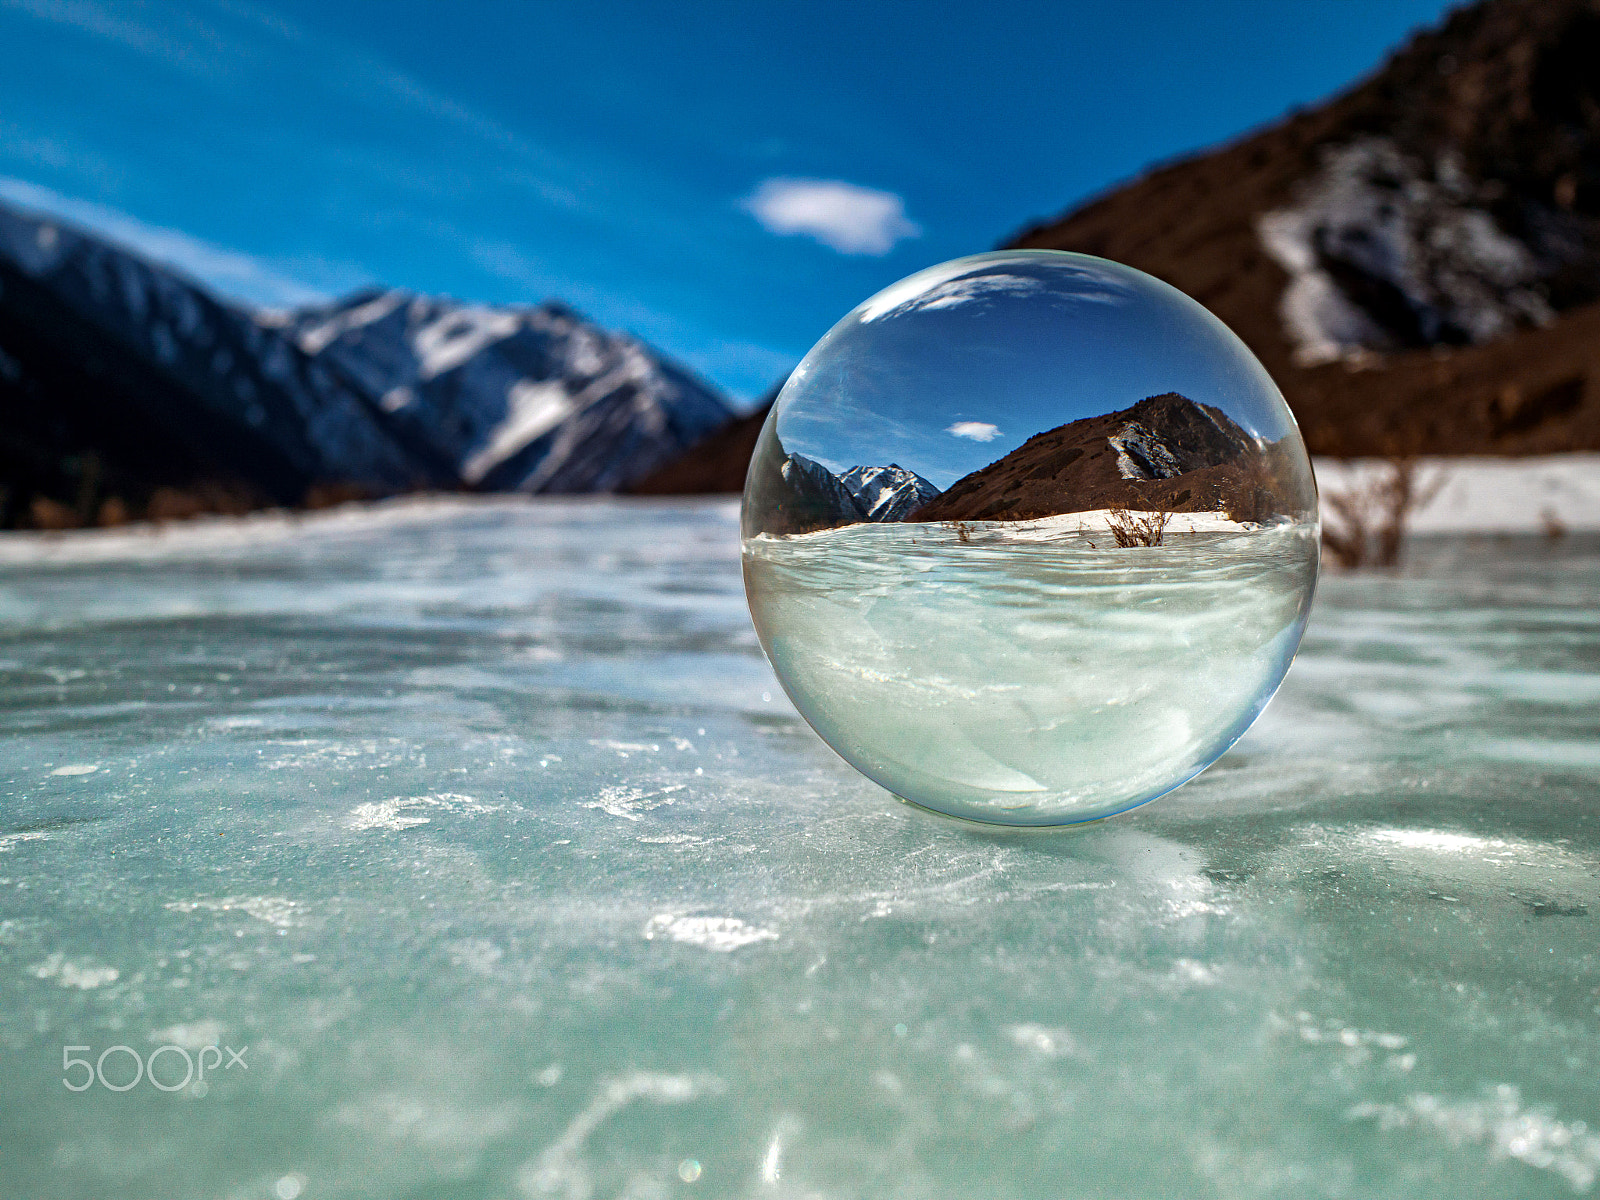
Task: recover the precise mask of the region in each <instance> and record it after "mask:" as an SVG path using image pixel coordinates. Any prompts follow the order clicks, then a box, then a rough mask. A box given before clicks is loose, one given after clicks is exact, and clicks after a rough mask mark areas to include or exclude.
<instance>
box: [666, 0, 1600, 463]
mask: <svg viewBox="0 0 1600 1200" xmlns="http://www.w3.org/2000/svg"><path fill="white" fill-rule="evenodd" d="M1274 214H1278V218H1277V220H1278V224H1277V226H1276V229H1277V232H1278V234H1279V235H1280V236H1279V237H1278V238H1277V239H1276V240H1274V239H1271V238H1268V237H1266V236H1264V229H1263V226H1264V224H1265V225H1266V226H1267V227H1269V228H1270V227H1272V223H1273V221H1274ZM1285 218H1287V219H1286V220H1285ZM1009 244H1010V245H1012V246H1019V247H1045V248H1054V249H1061V250H1077V251H1081V252H1084V253H1088V254H1096V255H1100V256H1103V257H1105V258H1111V259H1115V260H1116V261H1118V262H1124V263H1127V264H1129V265H1130V266H1134V267H1138V268H1140V269H1141V270H1144V271H1148V272H1149V273H1150V274H1152V275H1155V276H1156V277H1158V278H1160V279H1164V280H1166V281H1167V282H1169V283H1171V284H1173V285H1174V286H1176V287H1178V288H1179V289H1181V290H1182V291H1184V292H1186V293H1188V294H1189V295H1190V296H1193V297H1194V298H1195V299H1197V300H1199V301H1200V302H1201V303H1202V304H1204V305H1205V306H1206V307H1208V308H1210V309H1211V310H1212V311H1213V312H1214V313H1216V314H1217V315H1218V316H1219V317H1221V318H1222V319H1223V320H1224V321H1226V322H1227V323H1228V325H1229V326H1231V327H1232V328H1233V330H1234V331H1235V332H1236V333H1238V334H1239V336H1240V337H1241V338H1243V339H1244V341H1245V342H1246V343H1247V344H1248V345H1249V346H1250V348H1251V349H1252V350H1253V351H1255V353H1256V354H1257V356H1259V357H1260V359H1261V361H1262V362H1263V363H1264V364H1265V365H1266V367H1267V369H1268V370H1269V371H1270V372H1271V373H1272V376H1273V378H1274V379H1276V380H1277V382H1278V385H1279V386H1280V387H1281V388H1282V389H1283V391H1284V394H1285V396H1286V397H1287V398H1288V400H1289V403H1290V405H1291V407H1293V409H1294V411H1295V414H1296V416H1297V417H1298V418H1299V420H1300V425H1301V430H1302V432H1303V433H1304V434H1305V438H1306V442H1307V446H1308V448H1309V449H1310V450H1311V451H1312V453H1314V454H1329V455H1342V456H1349V455H1384V454H1464V453H1482V454H1540V453H1554V452H1560V451H1567V450H1600V0H1485V2H1483V3H1479V4H1475V5H1471V6H1468V7H1464V8H1462V9H1459V10H1457V11H1456V12H1454V13H1453V14H1451V16H1450V17H1449V18H1448V19H1447V20H1445V21H1444V22H1443V24H1442V25H1441V26H1440V27H1439V28H1437V29H1434V30H1430V31H1427V32H1424V33H1421V34H1419V35H1417V36H1416V37H1415V38H1413V39H1412V40H1411V41H1410V42H1409V43H1408V44H1407V45H1406V46H1404V47H1403V48H1402V49H1400V50H1399V51H1397V52H1396V53H1395V54H1394V55H1393V56H1391V57H1390V59H1389V60H1388V61H1387V62H1386V63H1384V64H1383V65H1382V67H1380V68H1379V69H1378V70H1377V71H1376V72H1374V73H1373V74H1372V75H1371V76H1370V77H1368V78H1367V79H1365V80H1363V81H1361V82H1360V83H1358V84H1356V85H1355V86H1354V87H1352V88H1350V89H1349V90H1348V91H1346V92H1344V93H1342V94H1341V95H1339V96H1336V97H1334V98H1333V99H1332V100H1330V101H1328V102H1327V103H1325V104H1322V105H1319V106H1317V107H1315V108H1312V109H1309V110H1306V111H1303V112H1300V113H1297V114H1295V115H1293V116H1291V117H1289V118H1287V119H1285V120H1283V121H1281V122H1279V123H1277V124H1275V125H1273V126H1271V127H1269V128H1266V129H1263V130H1260V131H1259V132H1257V133H1254V134H1251V135H1249V136H1246V137H1244V138H1241V139H1239V140H1238V141H1236V142H1233V143H1231V144H1229V145H1226V146H1222V147H1220V148H1218V149H1215V150H1210V151H1207V152H1204V153H1201V154H1198V155H1195V156H1193V157H1190V158H1187V159H1185V160H1183V161H1179V162H1174V163H1170V164H1167V165H1165V166H1162V167H1159V168H1157V169H1154V170H1152V171H1150V172H1149V173H1148V174H1146V175H1144V176H1142V177H1141V178H1139V179H1136V180H1134V181H1133V182H1131V183H1128V184H1125V185H1123V186H1121V187H1118V188H1115V189H1113V190H1111V191H1109V192H1107V193H1106V194H1104V195H1102V196H1100V197H1099V198H1097V199H1095V200H1092V201H1090V202H1089V203H1087V204H1085V205H1083V206H1081V207H1079V208H1077V209H1075V210H1074V211H1072V212H1070V213H1068V214H1066V215H1065V216H1063V217H1061V218H1059V219H1057V220H1055V221H1050V222H1045V223H1042V224H1039V225H1036V226H1034V227H1033V228H1030V229H1028V230H1026V231H1025V232H1023V233H1021V234H1019V235H1018V236H1017V237H1016V238H1015V239H1014V240H1012V241H1011V242H1010V243H1009ZM1295 253H1299V254H1300V255H1301V256H1302V257H1303V259H1304V260H1305V261H1302V262H1300V263H1298V264H1297V266H1296V269H1295V270H1291V269H1289V267H1286V266H1285V259H1286V258H1288V259H1290V260H1292V259H1293V258H1294V255H1295ZM1297 284H1298V285H1299V286H1301V287H1302V289H1303V290H1302V294H1301V296H1300V297H1299V298H1300V300H1302V301H1304V300H1306V299H1307V295H1306V292H1305V290H1304V289H1308V288H1309V289H1311V290H1312V292H1314V291H1315V289H1316V288H1317V287H1321V288H1322V296H1321V299H1322V300H1323V301H1324V302H1326V301H1328V300H1329V299H1330V298H1331V299H1332V301H1333V304H1334V308H1335V309H1336V310H1339V311H1341V312H1342V316H1343V319H1344V323H1345V325H1346V326H1347V327H1346V328H1344V329H1342V330H1338V331H1335V332H1336V333H1338V334H1340V336H1335V337H1332V338H1324V339H1323V343H1322V344H1320V345H1319V344H1315V342H1316V339H1312V343H1313V344H1307V339H1306V338H1305V337H1303V336H1298V335H1297V334H1296V333H1295V332H1291V329H1290V327H1289V324H1288V323H1286V319H1285V308H1286V304H1287V302H1288V301H1289V300H1290V299H1291V297H1290V295H1289V293H1290V292H1291V289H1292V288H1293V287H1294V286H1296V285H1297ZM1315 298H1316V297H1315V296H1314V295H1313V296H1312V299H1313V300H1314V299H1315ZM1306 307H1310V308H1315V307H1316V305H1315V304H1310V305H1304V304H1303V305H1302V308H1303V309H1304V308H1306ZM1302 315H1303V314H1302ZM1324 324H1326V322H1324ZM1335 324H1337V322H1335ZM1324 332H1327V330H1324ZM1300 333H1301V334H1303V333H1304V330H1303V329H1302V330H1301V331H1300ZM758 426H759V419H758V418H757V419H753V420H752V421H751V425H750V427H749V428H748V429H746V430H744V431H743V433H742V434H741V435H740V436H741V437H742V439H743V440H741V441H739V442H738V445H737V446H736V447H735V446H733V445H732V443H731V442H729V443H728V444H724V443H723V442H717V443H715V444H711V443H708V449H715V450H716V453H715V454H710V455H707V456H705V457H704V459H703V460H702V456H701V454H700V453H699V451H697V450H691V451H690V452H689V453H688V455H686V456H685V458H684V459H683V460H681V461H680V463H678V464H674V465H673V466H671V467H668V468H667V469H666V471H664V472H663V473H662V476H666V475H667V473H668V472H672V473H673V474H672V475H671V477H670V478H671V480H672V487H671V488H670V489H667V488H663V489H662V490H673V491H702V490H703V491H738V490H739V489H740V488H741V487H742V486H743V482H744V468H743V466H742V464H740V463H738V462H737V460H738V459H739V458H740V456H741V454H742V455H743V456H744V457H745V458H747V457H748V454H749V450H750V449H751V448H753V447H754V444H755V433H756V432H758ZM658 478H660V477H658ZM639 486H640V490H652V489H653V488H654V487H657V486H660V485H658V484H656V482H655V480H654V479H652V480H647V481H645V482H644V483H643V484H641V485H639Z"/></svg>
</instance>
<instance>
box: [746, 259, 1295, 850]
mask: <svg viewBox="0 0 1600 1200" xmlns="http://www.w3.org/2000/svg"><path fill="white" fill-rule="evenodd" d="M741 526H742V528H741V533H742V540H743V563H744V579H745V590H746V593H747V595H748V597H749V601H750V613H751V616H752V617H753V618H754V620H755V627H756V632H757V634H758V635H759V636H760V638H761V644H762V646H763V647H764V648H765V649H766V652H767V656H768V657H769V658H770V659H771V660H772V665H773V668H774V669H775V670H776V672H777V675H778V679H779V680H780V681H781V682H782V684H783V687H784V689H785V690H786V691H787V692H788V694H789V697H790V699H791V700H793V701H794V704H795V707H796V708H798V709H799V710H800V713H801V714H802V715H803V716H804V717H805V719H806V720H807V721H809V722H810V723H811V726H812V727H813V728H814V729H815V730H816V731H817V732H818V733H819V734H820V735H821V736H822V738H823V740H824V741H826V742H827V743H828V744H829V745H830V746H832V747H833V748H834V749H835V750H836V751H838V753H839V754H840V755H842V756H843V757H844V758H845V760H846V761H848V762H849V763H850V764H851V765H852V766H854V767H856V768H857V769H858V770H860V771H861V772H862V773H863V774H865V775H866V776H868V777H869V778H870V779H872V780H874V781H875V782H877V783H879V784H881V785H882V786H883V787H885V788H887V789H888V790H889V791H891V792H893V793H894V794H895V795H896V796H899V797H901V798H902V799H904V800H908V801H910V802H911V803H913V804H916V805H920V806H922V807H925V808H929V809H932V810H935V811H937V812H940V813H945V814H948V815H950V816H955V817H964V818H966V819H969V820H973V821H983V822H990V823H995V824H1003V825H1030V826H1032V825H1064V824H1072V823H1076V822H1081V821H1092V820H1097V819H1099V818H1101V817H1107V816H1110V815H1112V814H1114V813H1118V812H1122V811H1124V810H1126V809H1129V808H1133V807H1135V806H1137V805H1140V804H1143V803H1145V802H1147V801H1149V800H1153V799H1155V798H1156V797H1158V796H1160V795H1162V794H1163V793H1165V792H1167V791H1170V790H1171V789H1172V788H1175V787H1177V786H1178V785H1179V784H1182V783H1184V782H1185V781H1186V780H1188V779H1191V778H1193V777H1194V776H1195V775H1197V774H1199V773H1200V772H1201V771H1203V770H1204V769H1205V768H1206V767H1207V766H1209V765H1210V764H1211V763H1212V762H1214V761H1216V759H1217V758H1218V757H1220V756H1221V754H1222V753H1223V751H1225V750H1226V749H1227V748H1228V747H1229V746H1230V745H1232V744H1233V742H1234V741H1236V740H1237V739H1238V738H1239V736H1240V735H1241V734H1243V733H1244V731H1245V730H1246V729H1247V728H1249V726H1250V723H1251V722H1252V721H1254V720H1255V718H1256V716H1257V715H1258V714H1259V713H1260V712H1261V710H1262V708H1263V707H1264V706H1265V705H1266V703H1267V701H1268V700H1269V699H1270V698H1271V696H1272V694H1273V692H1274V691H1276V690H1277V687H1278V685H1279V683H1280V682H1282V680H1283V676H1284V673H1285V672H1286V671H1287V670H1288V669H1289V663H1290V661H1291V660H1292V659H1293V657H1294V653H1295V650H1296V648H1297V647H1298V646H1299V643H1300V636H1301V633H1302V632H1303V630H1304V628H1305V620H1306V615H1307V612H1308V611H1309V609H1310V606H1311V595H1312V591H1313V589H1314V587H1315V584H1316V577H1317V561H1318V540H1319V539H1318V532H1319V530H1318V518H1317V498H1316V488H1315V485H1314V483H1313V481H1312V475H1311V463H1310V460H1309V459H1308V458H1307V457H1306V451H1305V445H1304V443H1302V441H1301V440H1300V433H1299V429H1298V428H1297V427H1296V425H1295V421H1294V417H1293V416H1292V415H1291V414H1290V412H1289V408H1288V405H1286V404H1285V403H1284V400H1283V397H1282V395H1281V394H1280V393H1279V392H1278V389H1277V387H1276V386H1274V384H1273V382H1272V379H1271V378H1270V377H1269V376H1268V375H1267V372H1266V370H1265V369H1264V368H1263V367H1262V366H1261V364H1260V363H1259V362H1257V361H1256V359H1255V357H1254V356H1253V355H1252V354H1251V353H1250V351H1249V350H1248V349H1246V348H1245V345H1244V343H1242V342H1241V341H1240V340H1239V339H1238V338H1237V337H1235V336H1234V335H1233V333H1232V332H1231V331H1230V330H1229V329H1228V328H1227V326H1225V325H1223V323H1222V322H1221V321H1219V320H1217V318H1216V317H1214V316H1212V315H1211V314H1210V313H1209V312H1207V311H1206V310H1205V309H1204V308H1202V307H1201V306H1200V305H1199V304H1197V303H1195V301H1193V300H1191V299H1189V298H1188V297H1187V296H1185V295H1184V294H1183V293H1181V292H1179V291H1177V290H1175V289H1174V288H1172V287H1169V286H1168V285H1166V284H1164V283H1162V282H1160V281H1159V280H1157V279H1154V278H1152V277H1150V276H1149V275H1145V274H1143V273H1142V272H1140V271H1135V270H1133V269H1132V268H1130V267H1125V266H1121V265H1119V264H1117V263H1112V262H1107V261H1105V260H1103V259H1098V258H1091V257H1089V256H1086V255H1082V254H1067V253H1063V252H1061V251H1053V250H1008V251H999V252H996V253H992V254H979V255H974V256H972V257H970V258H961V259H956V260H955V261H953V262H948V263H944V264H942V265H940V266H937V267H930V268H929V269H928V270H926V271H920V272H918V273H917V274H915V275H912V276H910V277H909V278H907V279H904V280H901V281H900V282H899V283H896V284H894V285H893V286H892V287H889V288H886V289H885V290H884V291H882V292H879V293H878V294H877V295H876V296H873V297H872V298H871V299H870V300H868V301H866V302H865V303H863V304H861V305H860V306H859V307H857V308H856V309H855V310H854V311H853V312H851V313H850V314H849V315H848V316H846V317H845V318H844V319H843V320H842V321H840V322H839V323H838V324H837V325H835V326H834V327H833V329H831V330H830V331H829V332H828V334H827V336H826V337H824V338H823V339H822V340H821V341H820V342H818V343H817V345H816V346H815V347H814V348H813V349H812V351H811V352H810V353H809V354H807V355H806V357H805V359H804V360H803V361H802V362H801V363H800V365H799V366H798V367H797V368H796V369H795V372H794V374H793V375H791V376H790V378H789V381H788V383H787V384H785V386H784V388H783V390H782V392H781V393H779V395H778V399H777V402H776V403H775V404H774V405H773V406H772V410H771V412H770V413H769V415H768V417H767V420H766V424H765V426H764V427H763V429H762V431H761V436H760V440H759V442H758V443H757V446H756V451H755V456H754V458H753V459H752V460H751V463H750V472H749V476H748V479H747V482H746V484H745V492H744V508H743V514H742V521H741Z"/></svg>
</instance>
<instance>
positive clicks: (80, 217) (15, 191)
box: [0, 177, 328, 308]
mask: <svg viewBox="0 0 1600 1200" xmlns="http://www.w3.org/2000/svg"><path fill="white" fill-rule="evenodd" d="M0 200H9V201H10V202H11V203H13V204H15V205H17V206H19V207H21V208H25V209H29V210H31V211H33V212H35V213H38V214H40V215H42V216H53V217H59V218H62V219H64V220H66V221H70V222H71V223H73V224H75V225H79V226H82V227H83V228H85V229H89V230H92V231H93V232H95V233H98V234H100V235H102V236H103V237H106V238H108V239H110V240H111V241H113V242H116V243H117V244H118V245H120V246H123V247H125V248H127V249H129V250H132V251H133V252H135V253H136V254H141V255H143V256H144V257H146V258H148V259H151V260H153V261H155V262H158V263H161V264H162V265H163V266H167V267H171V268H172V269H174V270H176V271H181V272H182V273H183V274H185V275H187V276H189V277H190V278H191V279H195V280H198V281H199V282H201V283H203V284H205V285H207V286H208V287H211V288H213V289H215V290H216V291H218V292H221V293H223V294H224V295H227V296H233V297H236V298H238V299H240V300H245V301H248V302H250V303H252V304H261V305H266V306H269V307H272V306H281V307H289V308H292V307H294V306H296V305H300V304H314V303H319V302H324V301H326V300H327V299H328V296H327V294H326V293H324V292H320V291H318V290H317V289H316V288H313V287H308V286H307V285H305V284H303V283H301V282H299V281H298V280H294V279H289V278H286V277H285V276H283V275H280V274H278V273H277V272H276V271H274V270H272V268H270V267H269V266H267V265H266V264H265V263H263V262H262V261H261V260H260V259H257V258H252V257H251V256H250V255H248V254H241V253H239V252H238V251H237V250H225V249H223V248H222V247H220V246H213V245H211V244H210V243H209V242H203V241H201V240H200V239H199V238H195V237H190V236H189V235H188V234H186V233H180V232H179V231H178V230H176V229H163V228H161V227H160V226H159V225H146V224H145V223H144V222H143V221H141V220H139V219H138V218H136V217H130V216H128V215H127V214H126V213H122V212H118V211H117V210H116V209H114V208H107V207H106V206H105V205H103V204H95V203H92V202H91V201H88V200H74V199H72V198H70V197H68V196H62V195H59V194H58V193H56V192H53V191H51V190H50V189H49V188H46V187H40V186H39V185H38V184H35V183H28V182H27V181H25V180H22V179H7V178H4V177H0Z"/></svg>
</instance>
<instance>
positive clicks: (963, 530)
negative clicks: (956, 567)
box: [945, 521, 972, 545]
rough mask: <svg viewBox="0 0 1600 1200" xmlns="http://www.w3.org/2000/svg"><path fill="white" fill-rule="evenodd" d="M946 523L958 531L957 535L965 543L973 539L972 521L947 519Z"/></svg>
mask: <svg viewBox="0 0 1600 1200" xmlns="http://www.w3.org/2000/svg"><path fill="white" fill-rule="evenodd" d="M945 524H947V525H948V526H950V528H951V529H953V530H955V531H956V537H958V538H959V539H961V542H962V544H963V545H964V544H966V543H967V542H970V541H971V540H972V526H971V524H970V523H968V522H966V521H946V522H945Z"/></svg>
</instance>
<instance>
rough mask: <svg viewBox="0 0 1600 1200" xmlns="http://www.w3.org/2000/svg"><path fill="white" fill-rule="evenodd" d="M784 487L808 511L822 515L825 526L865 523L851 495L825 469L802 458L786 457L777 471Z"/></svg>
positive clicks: (837, 479)
mask: <svg viewBox="0 0 1600 1200" xmlns="http://www.w3.org/2000/svg"><path fill="white" fill-rule="evenodd" d="M778 473H779V475H781V476H782V477H783V481H784V483H786V484H788V485H789V488H790V489H791V490H792V492H793V493H794V495H795V496H796V497H797V498H798V499H799V500H800V501H801V502H803V503H804V504H805V505H806V506H807V507H808V508H810V509H814V510H816V512H817V513H818V514H825V521H824V523H825V524H829V525H850V524H854V523H856V522H858V521H864V520H866V517H867V514H866V513H865V512H863V511H862V508H861V505H860V504H859V503H858V502H857V500H856V497H855V494H854V493H853V492H852V491H851V490H850V489H849V488H848V487H846V486H845V485H844V484H843V483H842V482H840V479H839V477H838V476H837V475H835V474H834V473H833V472H832V471H830V470H828V468H827V467H825V466H823V465H822V464H821V463H819V462H816V461H815V460H813V459H809V458H807V457H806V456H805V455H804V454H789V455H786V456H785V457H784V460H783V465H782V466H780V467H779V468H778Z"/></svg>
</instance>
